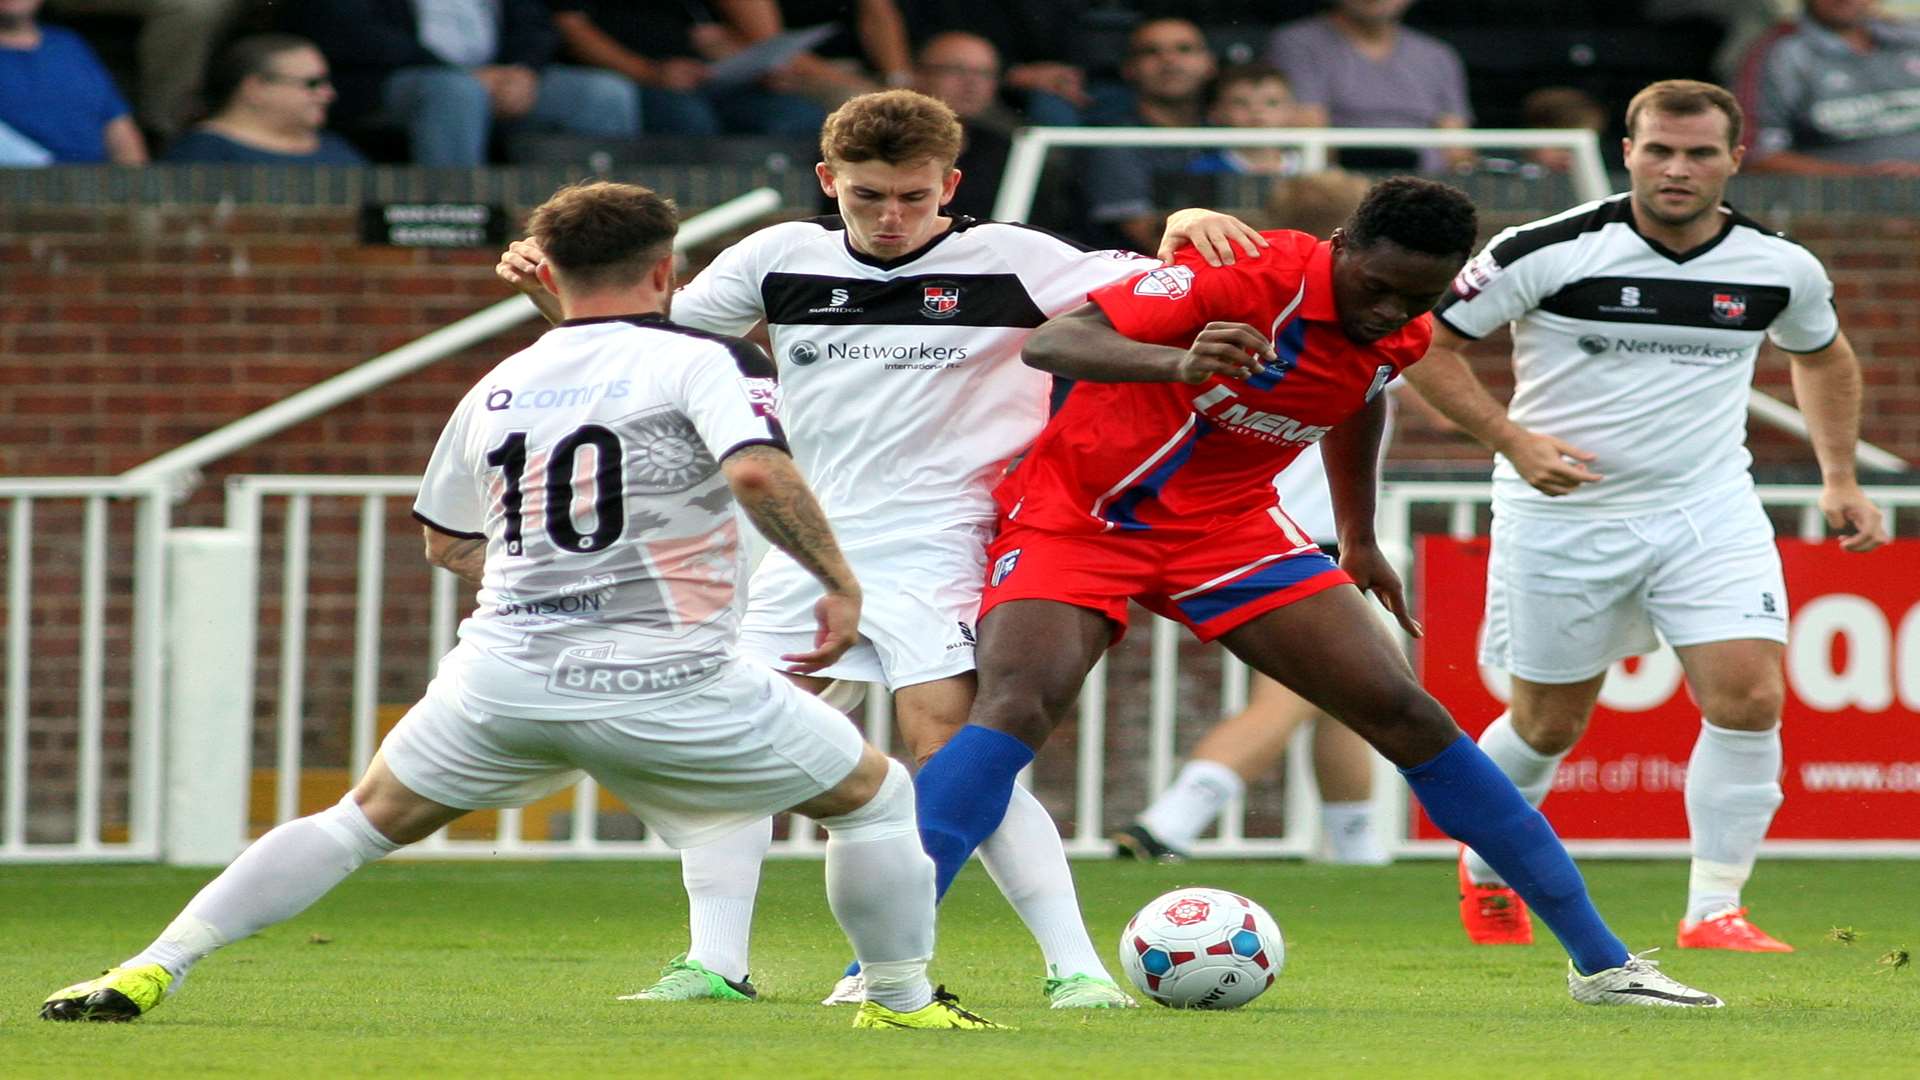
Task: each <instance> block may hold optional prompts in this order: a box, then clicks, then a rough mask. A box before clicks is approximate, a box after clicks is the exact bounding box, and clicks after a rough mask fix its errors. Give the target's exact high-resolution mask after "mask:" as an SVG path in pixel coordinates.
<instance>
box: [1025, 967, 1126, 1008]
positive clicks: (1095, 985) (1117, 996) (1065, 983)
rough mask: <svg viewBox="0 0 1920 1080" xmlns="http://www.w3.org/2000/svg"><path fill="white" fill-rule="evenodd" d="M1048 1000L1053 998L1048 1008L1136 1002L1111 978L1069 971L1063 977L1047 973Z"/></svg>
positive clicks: (1124, 1006)
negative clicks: (1073, 973) (1076, 973)
mask: <svg viewBox="0 0 1920 1080" xmlns="http://www.w3.org/2000/svg"><path fill="white" fill-rule="evenodd" d="M1047 1000H1048V1001H1050V1002H1052V1005H1051V1006H1050V1008H1055V1009H1132V1008H1137V1007H1138V1006H1139V1003H1138V1002H1136V1001H1134V1000H1133V999H1132V998H1131V997H1128V996H1127V993H1126V991H1124V990H1122V989H1120V987H1119V986H1117V985H1115V984H1114V981H1113V980H1112V979H1102V978H1100V977H1099V976H1097V975H1069V976H1067V977H1066V978H1064V979H1063V978H1060V977H1058V976H1053V975H1049V976H1048V977H1047Z"/></svg>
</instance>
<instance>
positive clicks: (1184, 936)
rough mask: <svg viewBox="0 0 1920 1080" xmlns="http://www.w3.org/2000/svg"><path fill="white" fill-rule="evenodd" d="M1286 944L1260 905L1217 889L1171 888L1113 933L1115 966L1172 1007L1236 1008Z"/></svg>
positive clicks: (1263, 982)
mask: <svg viewBox="0 0 1920 1080" xmlns="http://www.w3.org/2000/svg"><path fill="white" fill-rule="evenodd" d="M1285 960H1286V946H1285V944H1284V942H1283V941H1282V940H1281V937H1280V927H1279V925H1278V924H1276V923H1275V922H1274V921H1273V916H1271V915H1269V914H1267V911H1266V909H1265V908H1263V907H1261V906H1260V905H1259V904H1256V903H1254V902H1253V901H1251V900H1249V899H1247V898H1246V897H1244V896H1241V895H1240V894H1238V893H1230V892H1227V891H1226V890H1225V889H1175V890H1174V891H1173V892H1170V893H1167V894H1166V895H1165V896H1160V897H1156V898H1155V899H1154V900H1152V901H1151V902H1149V903H1148V904H1147V906H1146V907H1143V908H1141V909H1140V911H1139V913H1138V914H1136V915H1134V917H1133V918H1131V919H1129V920H1127V928H1126V929H1125V930H1122V931H1121V932H1120V967H1121V968H1122V969H1123V970H1125V971H1126V973H1127V978H1129V979H1131V980H1133V985H1134V986H1136V987H1139V989H1140V992H1141V993H1143V994H1145V995H1147V996H1148V997H1150V998H1152V999H1153V1000H1155V1001H1157V1002H1159V1003H1160V1004H1162V1005H1166V1006H1170V1007H1172V1008H1175V1009H1237V1008H1239V1007H1240V1006H1242V1005H1245V1004H1246V1003H1247V1002H1249V1001H1252V1000H1253V999H1254V998H1257V997H1259V996H1260V995H1261V994H1262V993H1263V992H1265V990H1266V989H1267V987H1269V986H1272V985H1273V980H1274V979H1275V978H1276V977H1278V976H1279V974H1280V966H1281V964H1282V963H1284V962H1285Z"/></svg>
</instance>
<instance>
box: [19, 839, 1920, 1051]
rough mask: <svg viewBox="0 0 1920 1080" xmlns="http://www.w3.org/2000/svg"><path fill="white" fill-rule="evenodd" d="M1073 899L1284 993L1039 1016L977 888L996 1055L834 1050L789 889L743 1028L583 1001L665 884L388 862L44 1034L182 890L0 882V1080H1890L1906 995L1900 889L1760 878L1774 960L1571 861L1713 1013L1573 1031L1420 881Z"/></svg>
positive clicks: (917, 1037)
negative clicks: (1701, 931) (54, 1000)
mask: <svg viewBox="0 0 1920 1080" xmlns="http://www.w3.org/2000/svg"><path fill="white" fill-rule="evenodd" d="M1076 870H1077V874H1078V878H1079V882H1080V887H1081V899H1082V903H1083V906H1084V908H1085V910H1086V912H1087V916H1088V919H1089V921H1090V925H1091V926H1092V929H1093V932H1094V936H1095V939H1096V941H1097V942H1098V943H1099V944H1100V946H1101V948H1102V949H1103V951H1104V950H1108V949H1110V948H1111V943H1112V942H1113V940H1114V938H1115V937H1116V936H1117V934H1118V931H1119V928H1120V926H1121V924H1122V923H1123V922H1124V921H1125V920H1126V918H1127V916H1128V915H1130V914H1131V913H1132V912H1133V910H1134V909H1135V908H1137V907H1138V906H1139V905H1140V904H1142V903H1144V902H1146V901H1147V900H1148V899H1150V898H1152V897H1153V896H1155V895H1156V894H1158V893H1159V892H1161V891H1162V890H1164V889H1170V888H1173V887H1175V886H1178V885H1187V884H1202V885H1212V886H1218V887H1222V888H1227V889H1233V890H1237V891H1240V892H1243V893H1245V894H1247V895H1249V896H1252V897H1254V898H1256V899H1257V900H1259V901H1261V902H1262V903H1264V904H1266V905H1267V906H1268V907H1269V908H1270V909H1271V910H1272V911H1273V913H1274V915H1275V916H1276V917H1277V918H1278V920H1279V922H1280V925H1281V927H1282V928H1283V929H1284V931H1285V932H1286V935H1287V966H1286V971H1285V973H1284V974H1283V975H1282V976H1281V979H1280V981H1279V982H1278V983H1276V984H1275V986H1274V988H1273V989H1272V990H1270V991H1268V992H1267V994H1266V995H1265V996H1264V997H1262V998H1260V999H1259V1000H1258V1001H1256V1002H1254V1003H1253V1004H1252V1005H1251V1006H1249V1007H1247V1008H1245V1009H1243V1010H1240V1011H1238V1012H1231V1013H1182V1012H1174V1011H1171V1010H1167V1009H1161V1008H1157V1007H1154V1006H1152V1005H1148V1006H1146V1007H1143V1008H1141V1009H1139V1010H1134V1011H1128V1012H1111V1013H1106V1012H1102V1013H1082V1012H1050V1011H1048V1010H1047V1009H1046V1007H1045V1001H1044V999H1043V998H1042V997H1041V992H1040V974H1041V972H1040V964H1039V956H1038V952H1037V950H1036V949H1035V948H1034V946H1033V944H1032V942H1031V940H1030V939H1029V938H1028V937H1027V935H1026V933H1025V931H1024V930H1023V929H1022V928H1021V926H1020V924H1019V922H1018V920H1017V919H1016V918H1015V917H1014V915H1013V914H1012V912H1011V911H1010V910H1009V909H1008V908H1007V907H1006V905H1005V903H1004V902H1003V901H1002V900H1001V899H1000V897H999V895H998V894H997V893H996V892H995V891H994V889H993V887H992V884H991V883H990V882H989V881H988V880H987V879H986V876H985V875H984V874H983V873H981V871H980V870H979V869H978V868H977V866H976V867H973V868H970V869H969V870H968V871H967V873H966V874H965V875H963V876H962V878H961V880H960V882H959V883H958V884H957V886H956V887H955V890H954V894H953V896H952V897H951V898H950V899H949V902H948V903H947V905H946V908H945V910H944V911H943V913H942V917H941V936H940V955H939V956H938V957H937V959H936V960H935V977H936V979H937V980H938V981H941V982H944V983H946V984H947V985H948V986H949V987H950V988H951V989H953V990H955V991H957V992H958V993H960V994H961V995H962V1000H963V1001H964V1002H965V1003H966V1004H967V1005H968V1006H969V1007H970V1008H973V1009H976V1010H977V1011H979V1012H982V1013H984V1014H985V1015H987V1016H990V1017H992V1018H994V1019H996V1020H999V1021H1001V1022H1003V1023H1009V1024H1013V1025H1016V1026H1018V1028H1019V1029H1020V1030H1019V1031H1017V1032H1007V1033H973V1034H966V1033H951V1034H948V1033H917V1032H897V1031H886V1032H856V1031H852V1030H850V1029H849V1028H848V1026H847V1025H848V1024H849V1023H850V1021H851V1019H852V1015H851V1011H850V1010H848V1009H844V1008H843V1009H831V1010H830V1009H823V1008H820V1007H819V1006H817V1005H815V1004H814V1002H815V1000H816V999H818V998H819V997H820V996H821V995H822V994H823V993H824V992H825V990H826V989H827V988H828V987H829V986H830V985H831V984H832V982H833V980H834V977H835V976H837V975H838V973H839V968H840V966H841V964H842V963H843V962H844V960H845V958H846V955H847V950H846V946H845V943H844V942H843V941H842V940H841V939H840V937H839V934H838V931H837V930H836V929H835V927H834V925H833V922H832V921H831V918H830V917H829V915H828V913H827V909H826V902H825V899H824V894H823V890H822V887H821V868H820V865H819V864H818V863H811V862H776V863H772V864H770V865H769V866H768V868H767V873H766V884H765V888H764V891H763V892H762V894H761V900H760V911H759V915H758V919H757V924H756V931H757V934H756V936H757V939H758V940H757V941H756V943H755V950H754V951H755V961H754V965H755V966H754V972H753V975H754V980H755V982H756V983H757V984H758V985H759V986H760V988H761V990H762V994H763V997H762V1000H761V1001H760V1002H759V1003H757V1004H754V1005H737V1004H736V1005H726V1004H719V1003H699V1004H682V1005H665V1004H662V1005H646V1004H638V1003H628V1002H618V1001H615V1000H614V997H615V995H616V994H619V993H625V992H629V991H631V990H634V989H637V988H639V987H640V986H642V985H644V984H645V983H646V982H648V981H650V977H651V976H652V974H653V972H654V970H655V969H656V968H657V967H658V965H659V964H660V962H661V961H663V960H664V959H666V958H667V957H669V956H670V955H672V954H673V953H675V952H677V951H679V950H680V949H681V948H683V947H684V944H685V940H686V929H685V927H686V915H685V910H686V909H685V901H684V898H683V897H682V894H681V891H680V886H679V876H678V867H677V864H675V863H672V862H649V863H638V864H635V863H558V864H538V863H533V864H530V863H508V862H495V863H430V862H416V863H391V864H384V865H376V866H374V867H371V868H369V869H367V870H365V871H363V872H362V873H361V874H359V875H357V876H356V877H355V878H353V879H351V880H350V881H348V882H347V883H346V884H345V885H343V886H342V887H341V888H339V889H338V890H336V891H335V892H334V893H333V894H332V895H331V896H329V897H327V898H326V899H324V900H322V901H321V902H320V903H319V904H318V905H316V906H315V907H314V908H313V909H312V910H310V911H308V912H307V913H306V914H305V915H302V916H301V917H300V918H298V919H296V920H294V921H293V922H291V923H288V924H286V925H283V926H280V927H276V928H274V929H271V930H269V931H268V932H267V933H265V934H263V935H261V936H260V937H258V938H256V939H254V940H251V941H248V942H244V943H242V944H239V945H236V946H234V947H232V948H229V949H227V950H225V951H224V952H223V953H221V954H219V955H216V956H214V957H213V958H212V959H210V960H208V961H207V962H206V963H204V964H202V965H201V967H200V969H199V970H197V971H196V972H195V973H194V975H193V978H192V979H191V980H190V983H189V985H188V986H187V988H186V990H185V992H184V993H182V994H181V995H179V996H178V997H175V998H174V999H172V1000H170V1001H168V1002H167V1003H165V1004H164V1005H163V1006H161V1008H160V1009H158V1010H157V1011H156V1012H154V1013H153V1014H152V1015H150V1016H148V1017H146V1018H144V1019H142V1020H140V1021H138V1022H136V1023H133V1024H129V1025H77V1024H76V1025H66V1024H49V1023H43V1022H41V1021H39V1020H38V1019H36V1018H35V1014H36V1011H37V1009H38V1007H39V1003H40V1000H41V999H42V998H43V997H45V995H46V994H48V993H50V992H52V991H53V990H55V989H57V988H58V987H60V986H63V985H65V984H67V983H68V982H72V981H76V980H79V979H82V978H86V977H89V976H91V975H93V974H94V973H95V972H97V971H99V970H100V969H101V968H102V967H104V966H106V965H107V964H110V963H116V962H118V961H119V960H121V959H122V958H124V957H125V956H127V955H128V954H130V953H132V952H134V951H136V950H137V949H139V948H140V947H141V946H142V945H144V944H145V943H146V942H147V940H148V939H149V938H150V937H151V936H152V935H153V934H154V933H155V932H156V931H157V930H158V929H159V928H160V927H161V926H162V925H163V924H164V923H165V922H166V920H167V919H169V918H171V917H172V915H173V913H174V912H175V911H176V910H177V909H178V908H179V907H180V906H181V905H182V904H183V903H184V902H185V901H186V900H187V898H188V897H189V896H191V895H192V893H193V892H194V890H195V889H196V888H198V886H199V885H200V883H201V882H203V881H205V880H206V879H207V877H208V874H206V873H205V872H201V871H183V870H175V869H164V868H155V867H141V866H84V867H25V866H10V867H6V868H5V869H4V870H0V990H3V991H4V993H0V1076H5V1077H9V1078H13V1077H42V1076H44V1077H53V1076H81V1075H100V1076H255V1075H267V1076H273V1077H275V1078H276V1080H280V1078H293V1077H307V1076H313V1077H339V1076H359V1075H372V1074H379V1075H382V1076H390V1077H412V1076H463V1077H508V1076H530V1077H564V1076H591V1077H599V1076H609V1077H610V1076H676V1077H687V1076H699V1075H716V1076H721V1075H724V1076H728V1077H778V1078H781V1080H800V1078H805V1077H834V1078H851V1077H888V1078H892V1080H898V1078H901V1077H909V1076H943V1077H972V1076H983V1077H984V1076H993V1077H999V1076H1007V1077H1029V1076H1031V1077H1061V1078H1066V1077H1102V1078H1104V1077H1156V1078H1169V1077H1173V1078H1184V1077H1196V1076H1206V1077H1221V1078H1225V1077H1232V1078H1239V1077H1256V1076H1290V1077H1319V1076H1380V1077H1387V1076H1392V1077H1402V1076H1414V1077H1425V1076H1462V1077H1465V1076H1474V1077H1479V1078H1482V1080H1484V1078H1487V1077H1515V1078H1520V1077H1526V1078H1532V1077H1556V1078H1557V1077H1572V1076H1595V1077H1608V1078H1619V1077H1640V1076H1652V1075H1667V1076H1680V1077H1705V1076H1726V1077H1755V1076H1764V1077H1769V1078H1773V1077H1788V1076H1811V1075H1833V1076H1846V1077H1863V1076H1902V1077H1913V1076H1920V966H1914V965H1908V966H1905V967H1900V966H1897V965H1896V963H1894V962H1893V961H1897V960H1898V959H1899V957H1900V956H1901V955H1903V952H1902V951H1903V950H1906V949H1920V863H1914V862H1774V863H1769V864H1765V865H1763V866H1762V867H1761V870H1760V873H1759V874H1758V875H1757V877H1756V881H1755V883H1754V884H1753V885H1752V886H1751V887H1750V888H1749V890H1748V900H1749V901H1750V902H1751V903H1752V905H1753V908H1754V912H1755V916H1756V918H1757V919H1758V920H1759V921H1760V922H1761V923H1762V925H1764V926H1765V927H1766V928H1767V929H1768V930H1770V931H1772V932H1774V933H1775V934H1777V935H1780V936H1782V937H1784V938H1786V939H1787V940H1789V941H1791V942H1793V943H1794V944H1796V945H1797V946H1798V947H1799V952H1797V953H1795V954H1794V955H1791V956H1743V955H1728V954H1712V953H1697V952H1680V951H1677V950H1675V949H1673V948H1672V947H1671V942H1672V938H1673V926H1674V920H1675V918H1676V917H1677V915H1678V909H1679V906H1680V904H1681V900H1682V894H1683V893H1684V890H1685V877H1686V867H1685V864H1684V863H1678V862H1665V863H1621V862H1590V863H1588V864H1587V866H1586V871H1587V874H1588V878H1589V880H1590V881H1591V883H1592V885H1593V887H1594V892H1595V895H1596V898H1597V899H1598V901H1599V904H1600V907H1601V910H1602V911H1603V912H1606V913H1607V914H1608V915H1609V917H1610V918H1611V920H1612V922H1613V925H1614V927H1615V928H1616V929H1617V930H1619V931H1620V932H1621V933H1622V935H1623V936H1624V937H1625V938H1626V940H1627V942H1628V944H1629V946H1630V947H1633V948H1646V947H1649V946H1654V945H1666V946H1667V948H1665V949H1663V950H1662V951H1661V952H1660V953H1659V954H1658V958H1659V959H1661V960H1663V961H1664V962H1665V964H1666V967H1667V969H1668V970H1669V971H1671V972H1673V973H1674V974H1675V975H1676V976H1678V977H1680V978H1681V979H1682V980H1683V981H1687V982H1691V983H1694V984H1696V985H1699V986H1702V987H1705V988H1707V989H1710V990H1713V991H1715V992H1717V993H1719V994H1720V995H1721V996H1723V997H1724V998H1726V999H1727V1000H1728V1002H1729V1004H1730V1006H1731V1007H1730V1008H1728V1009H1725V1010H1721V1011H1718V1012H1695V1011H1680V1010H1667V1009H1626V1008H1612V1009H1601V1008H1592V1007H1583V1006H1579V1005H1575V1004H1573V1002H1572V1001H1571V1000H1570V999H1569V998H1568V997H1567V994H1566V990H1565V985H1564V981H1563V976H1562V972H1563V969H1564V963H1565V962H1564V960H1563V958H1562V954H1561V952H1560V950H1559V948H1558V947H1557V946H1556V945H1554V944H1553V943H1552V942H1551V938H1550V937H1549V936H1548V935H1547V934H1546V933H1545V930H1544V928H1541V937H1542V938H1543V940H1542V941H1541V943H1539V944H1536V945H1534V946H1532V947H1530V948H1514V947H1507V948H1476V947H1473V946H1471V945H1469V944H1467V942H1466V941H1465V939H1464V937H1463V936H1462V935H1461V933H1460V931H1459V929H1458V926H1457V924H1456V921H1455V917H1454V886H1453V867H1452V866H1451V864H1448V863H1442V862H1409V863H1403V864H1401V865H1398V866H1394V867H1390V868H1385V869H1378V870H1375V869H1348V868H1332V867H1322V866H1313V865H1302V864H1299V863H1293V862H1203V863H1198V864H1187V865H1184V866H1173V867H1165V866H1141V865H1137V864H1130V863H1104V862H1091V863H1080V864H1076ZM1836 928H1845V929H1850V930H1851V934H1846V933H1835V932H1834V931H1835V930H1836ZM1847 937H1851V939H1852V940H1851V941H1843V940H1840V939H1841V938H1847Z"/></svg>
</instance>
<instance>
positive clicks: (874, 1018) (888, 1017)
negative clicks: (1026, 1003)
mask: <svg viewBox="0 0 1920 1080" xmlns="http://www.w3.org/2000/svg"><path fill="white" fill-rule="evenodd" d="M853 1026H854V1027H857V1028H926V1029H929V1030H944V1031H1012V1030H1013V1029H1012V1028H1009V1027H1005V1026H1003V1025H1001V1024H996V1023H994V1022H993V1021H991V1020H989V1019H987V1018H986V1017H984V1016H977V1015H975V1014H973V1013H970V1012H968V1011H967V1010H965V1009H963V1008H961V1007H960V999H959V998H957V997H954V996H953V995H952V994H949V993H947V988H946V987H944V986H942V987H938V988H936V989H935V990H934V992H933V1000H932V1001H929V1002H927V1004H926V1007H925V1008H920V1009H915V1010H913V1011H912V1012H895V1011H894V1010H892V1009H889V1008H887V1007H886V1006H885V1005H882V1004H880V1003H879V1002H877V1001H865V1002H861V1004H860V1011H859V1012H857V1013H855V1014H854V1016H853Z"/></svg>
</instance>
